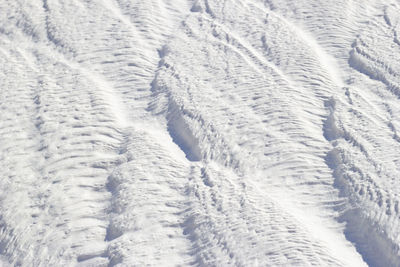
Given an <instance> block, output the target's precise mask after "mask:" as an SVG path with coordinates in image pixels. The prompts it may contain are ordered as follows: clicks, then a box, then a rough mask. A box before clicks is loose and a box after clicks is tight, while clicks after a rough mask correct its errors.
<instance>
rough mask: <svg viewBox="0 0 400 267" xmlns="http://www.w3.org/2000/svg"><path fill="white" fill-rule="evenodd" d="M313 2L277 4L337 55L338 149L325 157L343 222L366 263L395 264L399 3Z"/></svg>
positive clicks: (334, 123) (335, 108) (335, 143)
mask: <svg viewBox="0 0 400 267" xmlns="http://www.w3.org/2000/svg"><path fill="white" fill-rule="evenodd" d="M271 2H275V1H271ZM315 2H316V1H307V2H306V3H300V2H299V1H287V3H286V4H284V5H282V3H278V2H276V3H274V5H275V10H276V11H277V12H279V13H281V14H282V15H283V16H284V17H286V18H291V19H295V20H300V21H303V26H304V27H306V28H307V29H308V30H309V31H311V32H312V33H313V34H314V35H316V36H318V37H320V39H321V44H322V45H323V47H324V48H325V49H326V50H327V51H329V53H330V54H332V55H335V57H336V58H337V59H338V61H337V64H338V66H339V67H340V69H341V70H342V71H341V73H340V76H341V77H342V78H341V79H342V80H343V81H345V83H346V84H345V85H343V89H342V90H337V91H336V92H335V93H334V96H335V98H336V99H337V100H339V101H336V105H330V107H331V108H332V110H333V111H334V115H333V117H332V118H333V120H331V121H332V124H331V126H332V127H333V128H335V129H336V130H334V131H333V132H336V133H335V134H333V135H332V136H331V138H332V139H331V140H334V141H333V142H332V144H333V146H334V147H335V148H334V149H333V150H332V151H331V152H330V153H329V154H328V157H327V160H328V163H329V164H330V165H331V167H332V168H333V169H334V175H335V177H336V181H335V186H336V187H337V188H338V189H339V190H340V192H341V195H342V196H343V197H346V198H347V200H348V205H346V207H347V209H346V210H347V211H346V212H345V213H344V214H343V216H342V219H343V220H344V221H346V222H347V228H346V236H347V238H348V239H350V240H351V241H352V242H355V243H356V247H357V250H358V251H359V252H360V253H361V254H362V255H363V258H364V260H366V261H367V263H368V264H370V265H373V266H397V265H398V262H399V260H400V259H399V256H400V252H399V244H400V243H399V242H400V240H399V231H398V227H397V225H398V224H399V215H398V209H399V208H398V206H399V204H398V203H399V192H398V186H397V182H396V180H397V178H396V177H398V176H399V164H398V162H399V155H398V150H399V148H400V147H399V145H400V144H399V140H400V139H399V138H398V133H397V129H398V127H399V122H400V118H399V115H398V114H399V88H398V84H399V78H398V77H399V73H398V71H397V70H396V69H398V60H396V58H398V55H399V52H400V51H399V49H400V48H399V42H398V37H397V35H398V27H399V24H398V18H397V16H396V15H395V14H397V13H398V12H399V5H398V3H397V2H396V1H343V3H342V4H338V3H337V2H335V3H324V4H323V5H321V4H320V3H315ZM311 7H313V8H312V9H310V8H311ZM293 10H295V12H293ZM310 10H312V12H310ZM361 11H362V12H361ZM364 11H365V12H364ZM366 14H367V15H366ZM339 18H340V19H339ZM322 25H323V27H322ZM328 124H330V123H327V124H326V126H327V128H329V127H331V126H329V125H328ZM331 130H332V129H331ZM328 131H329V130H328ZM360 225H362V227H360Z"/></svg>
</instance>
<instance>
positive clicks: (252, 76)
mask: <svg viewBox="0 0 400 267" xmlns="http://www.w3.org/2000/svg"><path fill="white" fill-rule="evenodd" d="M192 11H193V12H194V13H193V14H192V16H189V17H188V18H187V20H185V22H184V24H183V31H184V32H185V33H186V35H185V36H181V37H179V38H177V40H175V41H174V42H171V43H170V44H168V46H167V47H166V48H165V50H168V51H169V53H167V54H166V55H165V56H164V57H163V58H162V61H161V63H162V64H163V65H162V67H161V69H160V71H159V73H158V75H157V77H156V80H155V82H154V83H155V84H156V85H157V86H156V87H154V88H155V89H156V93H157V94H156V96H157V99H156V103H155V104H153V105H152V106H151V107H152V108H154V110H155V112H159V111H160V110H161V111H162V110H164V112H165V114H166V117H167V119H169V120H171V119H172V120H174V119H176V116H173V117H171V116H169V115H168V114H169V113H170V110H171V109H173V110H178V111H179V112H180V116H181V117H180V120H183V121H184V122H185V123H184V125H186V127H189V128H190V130H191V132H192V135H193V136H194V137H195V138H196V142H195V143H197V145H198V147H199V150H200V151H201V161H203V162H206V163H207V164H208V163H209V164H213V162H218V163H219V164H221V165H224V166H226V167H227V168H228V169H229V170H230V171H233V173H230V174H226V173H225V172H227V170H225V171H221V172H222V173H225V174H224V175H226V176H227V177H231V178H232V177H233V175H235V176H238V178H235V179H233V178H232V179H230V181H231V182H232V183H233V184H235V186H237V187H240V186H241V185H243V186H249V185H250V184H252V183H255V184H257V187H259V188H261V189H262V190H263V191H264V192H265V194H266V195H268V196H269V197H270V200H265V201H266V202H267V203H269V204H266V205H270V206H276V205H275V204H273V203H274V200H273V199H274V198H275V197H279V198H281V196H282V195H285V196H287V198H286V197H285V198H284V199H279V202H281V203H283V205H282V206H280V208H281V210H280V212H281V213H282V214H290V216H288V217H285V216H284V215H282V216H283V217H284V218H285V219H282V220H284V221H285V223H286V224H287V225H291V222H293V221H296V223H298V222H304V217H307V216H308V217H310V218H312V219H310V220H311V221H312V220H315V221H321V220H323V221H324V225H325V226H326V227H321V228H320V229H318V231H321V235H319V236H318V237H317V238H316V239H314V237H307V238H309V239H307V240H308V241H310V243H309V244H315V246H313V249H312V253H311V255H309V256H310V257H309V258H308V259H305V258H303V257H302V256H301V255H300V254H299V255H295V256H294V257H293V258H290V259H287V258H285V256H284V251H285V249H288V250H289V249H291V250H296V245H295V244H290V242H287V241H286V240H287V239H286V238H285V237H284V236H285V235H284V234H282V233H281V232H279V231H277V233H276V238H277V239H279V240H280V241H279V243H280V244H281V245H282V248H281V252H279V250H278V251H275V252H274V253H276V255H274V257H270V258H268V257H266V255H262V254H259V255H258V254H257V252H256V251H254V254H253V253H252V252H249V253H247V254H246V253H243V254H241V253H238V252H236V253H232V255H234V256H232V257H231V261H229V262H230V263H231V264H232V265H238V266H240V265H241V264H243V263H244V262H246V261H250V262H253V261H254V262H256V261H255V259H257V261H258V263H260V264H261V265H265V264H272V265H279V264H284V263H285V264H299V262H302V263H304V262H323V264H326V265H330V264H341V263H339V262H341V260H343V262H347V263H349V262H354V261H358V263H359V264H362V261H361V259H360V256H359V255H358V254H357V253H356V252H355V249H354V247H352V246H351V244H350V243H349V242H347V241H346V240H345V238H344V235H343V233H342V230H343V229H342V228H341V226H340V225H339V224H338V223H337V222H335V221H334V220H332V218H334V217H335V211H334V209H336V208H339V207H341V204H343V203H344V202H341V201H340V199H339V198H338V196H337V191H336V190H335V189H334V187H333V184H334V179H333V177H332V171H331V169H330V168H329V166H328V165H327V164H326V162H325V156H326V154H327V153H328V152H329V150H330V145H329V142H328V141H327V140H326V137H325V136H324V131H323V128H324V121H326V120H327V119H328V117H329V107H327V103H328V102H329V101H330V100H329V99H330V96H331V95H332V94H333V92H334V91H336V90H337V89H338V87H339V88H340V86H341V81H340V77H338V75H337V74H336V72H335V70H334V69H332V68H329V63H330V62H331V58H330V57H329V56H328V55H326V53H325V52H324V50H323V49H322V48H321V47H320V46H319V45H318V43H317V42H316V41H314V40H313V39H311V40H310V39H309V38H307V37H309V35H307V33H306V32H305V31H303V30H301V29H300V28H299V27H297V26H295V25H294V24H292V23H290V22H288V21H286V20H285V19H283V18H282V17H281V16H280V15H279V14H275V13H274V12H268V13H269V14H268V18H267V20H265V19H264V17H265V15H266V14H265V13H264V12H265V11H268V10H267V9H263V8H260V7H258V6H252V5H251V4H248V5H247V4H246V3H244V2H233V1H225V3H223V4H222V3H216V2H210V1H204V2H202V1H198V2H197V3H196V4H195V5H194V6H193V8H192ZM242 25H246V26H242ZM249 25H251V26H249ZM265 29H267V32H266V33H265ZM289 44H290V45H289ZM288 46H289V47H294V49H293V50H292V49H288ZM193 50H195V51H197V52H196V53H195V54H193V52H192V51H193ZM192 61H195V62H201V63H202V64H196V65H189V66H188V65H187V64H186V63H187V62H192ZM296 62H306V63H304V64H302V65H299V64H296ZM336 82H338V83H339V85H338V84H336ZM157 101H158V102H157ZM162 107H163V108H162ZM182 118H183V119H182ZM183 150H186V148H185V147H183ZM216 176H217V177H221V176H222V174H219V175H216ZM195 187H196V189H195V190H200V191H199V192H198V193H197V194H196V195H200V196H201V195H203V194H204V195H206V194H209V193H207V190H206V189H207V186H205V187H199V189H197V186H195ZM201 188H204V189H201ZM221 188H222V186H221ZM201 190H205V191H201ZM221 190H222V189H221ZM252 194H254V195H257V193H256V192H252V193H249V195H250V196H246V197H243V200H241V201H247V199H246V198H248V199H250V198H251V195H252ZM221 197H222V196H221ZM271 199H272V200H271ZM198 201H199V202H200V203H204V202H206V201H207V198H199V200H198ZM227 201H230V203H231V204H230V205H232V207H233V206H235V205H239V204H234V203H238V202H239V201H238V200H237V199H231V200H227ZM203 205H206V204H203ZM228 206H229V205H228ZM291 207H296V208H293V209H292V208H291ZM299 209H300V210H304V209H308V210H310V212H309V213H308V214H307V216H305V215H304V214H302V212H299ZM236 212H239V211H233V213H236ZM196 216H198V217H197V218H196ZM203 216H204V217H203ZM214 216H215V217H214ZM216 216H217V215H215V214H213V212H211V211H208V210H207V209H205V210H204V211H199V212H194V215H193V218H191V220H193V221H197V220H199V221H200V223H199V224H201V225H202V224H203V221H206V222H209V224H207V223H206V225H207V226H204V229H205V228H207V227H209V228H211V229H215V230H213V231H212V232H213V233H215V235H216V236H218V237H208V236H207V235H199V234H196V231H197V230H196V229H194V230H193V231H194V232H195V233H194V234H193V235H194V237H193V242H194V244H195V247H196V248H198V251H199V252H198V253H199V257H200V258H199V261H200V262H201V263H202V264H203V265H207V264H211V265H213V264H214V265H218V262H219V261H220V262H223V261H224V260H223V259H222V258H219V257H220V256H219V255H220V254H219V253H217V252H215V253H216V254H213V252H212V251H208V249H207V248H208V247H209V246H212V247H219V248H220V249H221V250H222V251H225V250H228V251H229V250H235V248H236V246H237V245H236V243H235V242H237V241H235V240H237V239H240V240H242V238H243V241H241V242H244V243H245V242H246V241H245V240H246V237H245V236H246V235H243V236H242V235H241V231H237V232H235V233H231V234H232V237H230V238H228V240H227V241H225V242H222V241H221V242H217V243H213V242H214V241H212V239H216V240H218V239H220V238H222V237H221V236H224V237H223V238H224V239H225V238H226V237H225V233H222V232H220V227H221V229H222V228H224V227H223V226H221V225H220V223H218V221H220V219H217V218H216ZM226 216H228V215H226ZM230 216H232V217H234V215H230ZM258 216H265V217H264V218H265V220H267V221H270V222H271V221H274V220H273V219H271V218H270V217H269V215H268V214H262V213H261V214H259V215H258ZM274 216H275V215H274ZM274 216H272V217H274ZM277 216H278V215H277ZM279 216H280V215H279ZM239 217H240V216H239ZM329 217H330V218H331V219H329ZM232 221H236V219H232ZM277 221H279V220H278V219H277ZM277 221H276V222H275V223H277ZM247 224H248V225H252V223H251V222H247ZM195 225H197V226H198V224H197V223H195ZM272 225H275V224H274V223H272ZM313 225H314V224H313ZM198 227H200V228H201V229H203V228H202V227H203V226H198ZM304 227H305V228H302V227H300V228H301V230H299V231H298V232H297V231H296V233H298V234H299V235H300V236H303V234H302V233H305V232H307V227H306V226H304ZM194 228H196V227H194ZM225 228H229V226H225ZM310 230H311V229H310ZM313 230H315V229H313ZM198 231H201V230H198ZM204 231H205V230H204ZM242 231H244V230H243V229H242ZM272 233H273V232H268V234H272ZM322 233H325V235H324V234H322ZM231 234H229V235H231ZM268 234H266V235H268ZM200 236H204V239H203V238H202V239H200V240H198V239H196V238H197V237H200ZM233 236H234V237H233ZM324 236H325V237H326V238H327V239H324ZM328 236H329V238H328ZM208 238H211V240H210V239H208ZM235 238H237V239H235ZM248 238H250V237H248ZM260 238H261V239H262V238H264V237H260ZM265 238H266V237H265ZM293 238H295V234H294V235H293ZM331 238H333V239H335V244H333V243H332V242H331ZM263 240H264V239H263ZM311 240H312V241H311ZM254 242H256V241H254ZM264 242H265V243H268V241H267V240H266V239H265V240H264ZM336 242H337V243H336ZM307 243H308V242H307ZM338 243H341V244H342V245H341V247H342V248H343V249H339V250H338V249H337V247H338V246H337V244H338ZM234 244H235V245H234ZM299 246H300V245H299ZM298 249H299V251H302V249H301V248H298ZM217 250H218V249H217V248H215V250H214V251H217ZM266 250H268V249H267V248H266ZM222 255H225V256H226V254H224V253H222V254H221V257H225V256H222ZM228 255H229V253H228ZM338 259H341V260H338ZM333 262H335V263H333Z"/></svg>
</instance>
